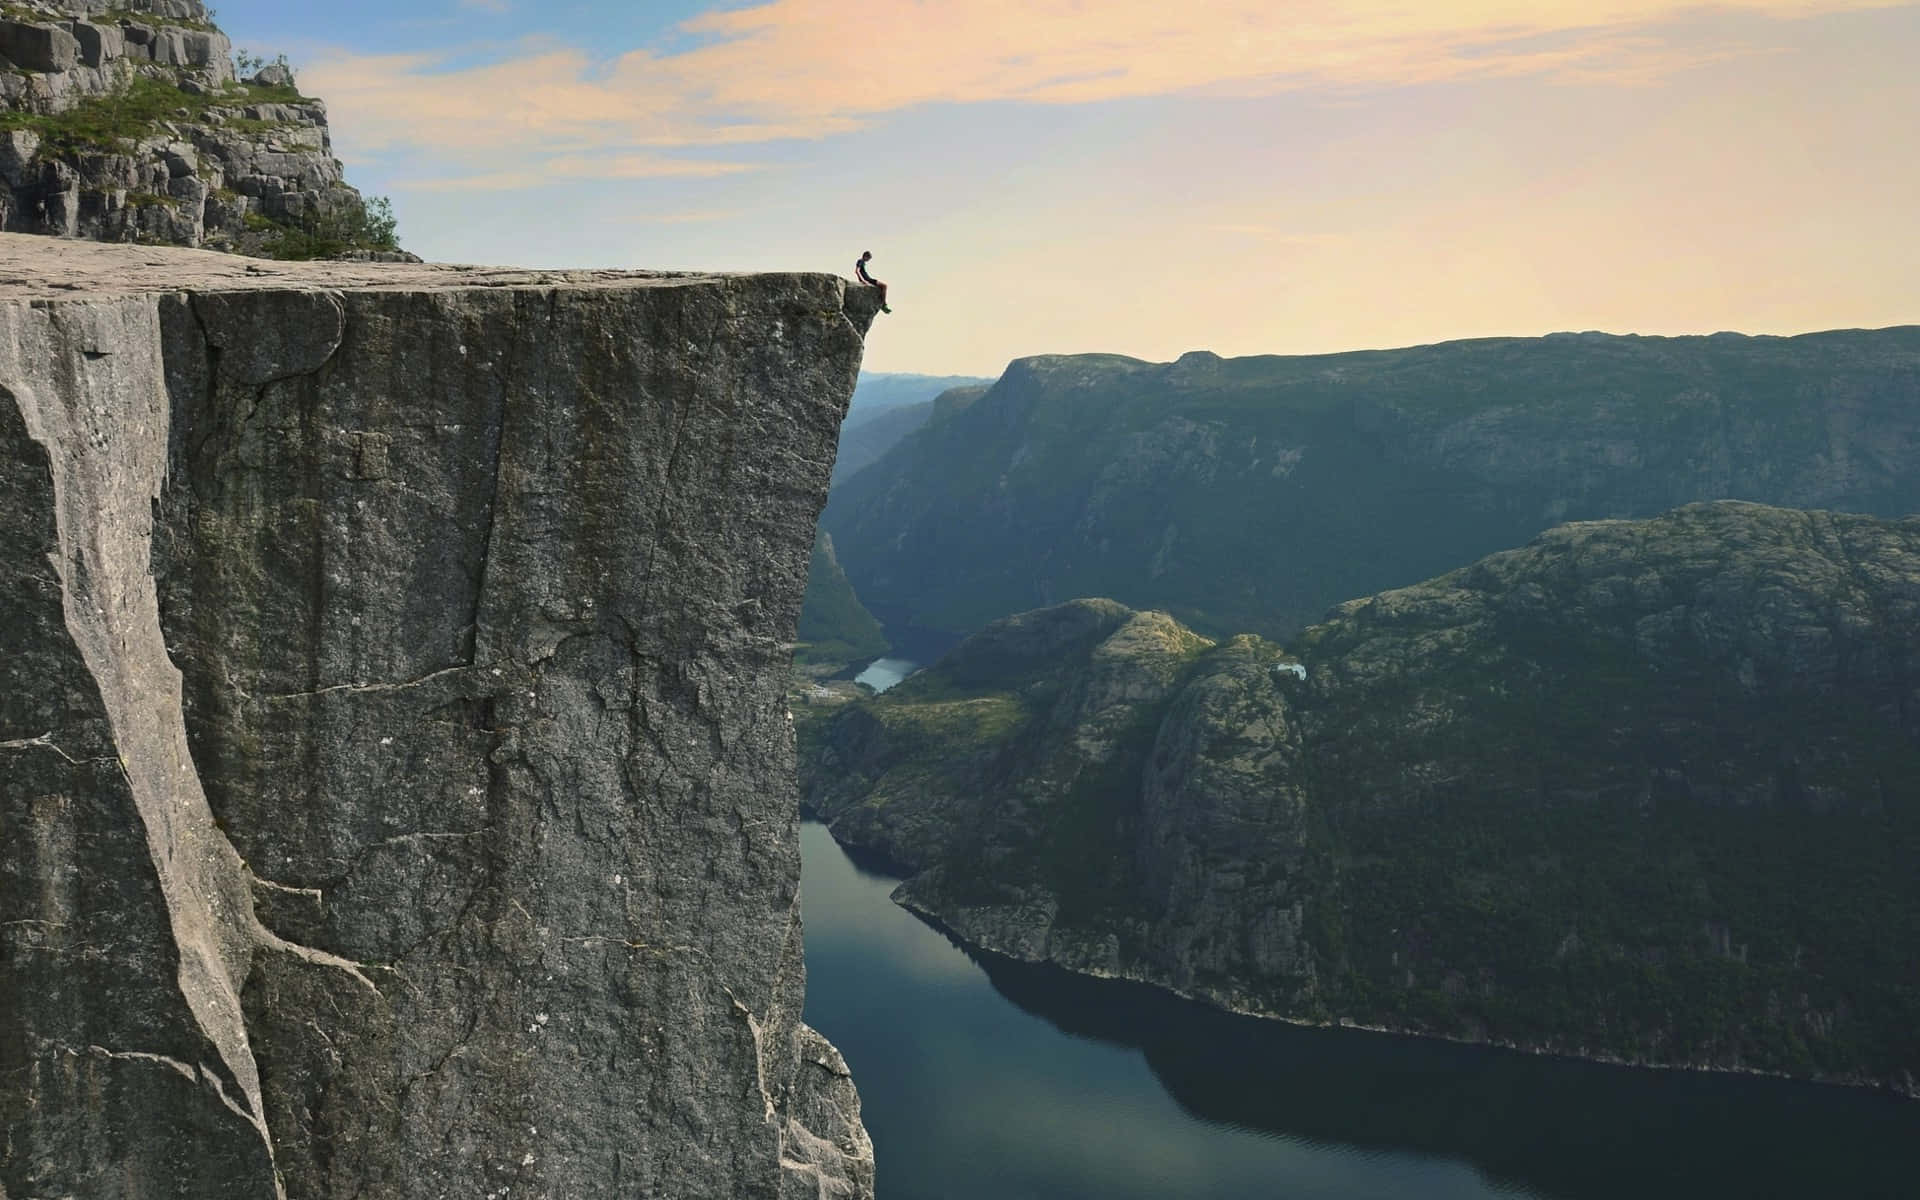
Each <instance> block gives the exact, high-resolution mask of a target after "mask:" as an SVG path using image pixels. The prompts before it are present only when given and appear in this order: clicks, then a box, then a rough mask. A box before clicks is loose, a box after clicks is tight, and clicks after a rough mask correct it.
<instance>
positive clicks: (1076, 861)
mask: <svg viewBox="0 0 1920 1200" xmlns="http://www.w3.org/2000/svg"><path fill="white" fill-rule="evenodd" d="M1035 630H1041V631H1048V632H1047V635H1046V636H1043V637H1035V636H1032V631H1035ZM1148 630H1152V631H1153V632H1152V636H1150V637H1142V636H1140V635H1141V634H1142V633H1144V632H1146V631H1148ZM1023 631H1025V632H1023ZM1183 634H1184V631H1183V630H1180V629H1179V627H1178V626H1177V625H1174V624H1173V623H1172V622H1170V621H1169V620H1168V619H1167V618H1165V617H1164V616H1160V615H1158V614H1139V613H1133V612H1132V611H1131V610H1127V609H1124V608H1122V607H1120V606H1118V605H1115V604H1113V603H1112V602H1110V601H1079V602H1074V603H1072V604H1069V605H1064V606H1060V607H1058V608H1055V609H1050V610H1043V611H1041V612H1036V613H1029V614H1025V615H1023V616H1022V617H1020V618H1016V619H1014V620H1013V621H1012V622H1009V623H1003V624H999V625H995V626H991V627H989V629H988V630H987V631H984V632H983V633H982V634H980V635H976V637H975V638H974V639H971V640H970V641H969V642H968V643H965V644H964V645H963V647H962V649H961V650H960V651H957V652H956V653H955V655H954V657H953V658H952V659H950V660H948V661H947V662H944V663H942V664H940V665H939V666H937V667H935V668H933V669H931V670H929V671H925V672H922V673H921V674H920V675H918V676H915V677H914V678H913V679H910V680H908V681H907V682H906V683H903V684H901V685H900V686H899V687H897V688H895V689H893V690H892V691H890V692H888V693H886V694H885V695H883V696H880V697H878V698H875V699H873V700H870V701H866V702H862V703H859V704H856V705H853V706H850V707H849V708H848V709H847V710H845V711H843V712H841V713H840V714H838V715H837V716H835V717H834V718H833V719H832V721H831V723H830V724H829V725H828V726H827V728H826V729H825V730H824V731H822V732H821V733H819V734H818V735H816V736H815V738H814V739H813V745H812V748H811V749H810V752H809V753H808V755H807V757H806V759H805V761H803V764H802V779H803V787H804V790H805V802H806V803H807V804H808V805H809V806H810V807H811V808H812V809H813V810H814V811H816V812H817V813H819V814H820V815H821V816H823V817H824V818H826V819H827V820H829V822H830V823H831V825H832V828H833V830H834V832H835V834H836V835H837V836H840V837H843V838H844V839H845V840H847V841H848V842H850V843H852V844H855V845H859V846H862V847H865V848H869V849H873V850H877V851H879V852H881V853H882V854H884V855H885V856H887V857H888V858H891V859H892V860H894V861H895V862H896V863H898V864H900V865H901V866H902V867H904V868H906V869H907V871H908V872H909V873H910V875H911V877H910V878H909V879H908V881H907V882H906V883H905V884H903V885H902V887H901V889H900V891H899V892H898V893H897V894H896V898H897V899H899V900H900V901H901V902H902V903H904V904H907V905H908V906H909V907H912V908H915V909H916V910H918V911H920V912H922V913H925V914H927V915H929V916H931V917H932V918H934V919H936V920H937V921H939V922H940V923H942V924H943V925H945V926H947V927H948V928H949V929H951V930H952V931H953V932H955V933H956V934H957V935H958V936H960V937H961V938H962V939H964V940H966V941H968V942H970V943H972V944H974V945H976V946H980V947H983V948H985V949H988V950H992V951H996V952H998V953H1002V954H1006V955H1010V956H1012V957H1015V958H1020V959H1025V960H1030V961H1049V962H1055V963H1058V964H1060V965H1063V966H1067V967H1071V968H1073V969H1076V970H1081V971H1086V972H1089V973H1092V974H1098V975H1113V976H1122V977H1128V978H1135V979H1141V980H1144V981H1147V982H1152V983H1157V984H1160V985H1162V986H1165V987H1169V988H1172V989H1174V990H1176V991H1180V992H1182V993H1184V994H1187V995H1192V996H1196V997H1201V998H1205V999H1208V1000H1211V1001H1213V1002H1215V1003H1218V1004H1221V1005H1223V1006H1225V1007H1228V1008H1233V1009H1237V1010H1241V1011H1247V1012H1255V1013H1262V1014H1267V1015H1275V1016H1282V1017H1287V1018H1290V1019H1296V1020H1307V1021H1323V1022H1341V1023H1355V1024H1361V1025H1368V1026H1374V1027H1381V1028H1390V1029H1396V1030H1402V1031H1406V1032H1414V1033H1425V1034H1431V1035H1436V1036H1443V1037H1451V1038H1461V1039H1467V1040H1475V1041H1491V1042H1497V1043H1501V1044H1507V1045H1515V1046H1520V1047H1525V1048H1529V1049H1535V1050H1544V1051H1551V1052H1556V1053H1569V1054H1577V1055H1582V1056H1587V1057H1594V1058H1603V1059H1614V1060H1621V1061H1629V1062H1640V1063H1650V1064H1670V1065H1687V1066H1697V1067H1708V1068H1715V1069H1729V1070H1758V1071H1767V1072H1776V1073H1782V1074H1789V1075H1796V1076H1802V1077H1809V1078H1820V1079H1828V1080H1836V1081H1843V1082H1852V1083H1869V1084H1877V1085H1883V1086H1888V1087H1892V1088H1895V1089H1897V1090H1901V1091H1904V1092H1907V1093H1909V1094H1913V1093H1915V1092H1916V1090H1920V1089H1916V1084H1915V1079H1916V1076H1917V1075H1920V1040H1917V1039H1916V1035H1915V1033H1914V1030H1915V1029H1916V1027H1920V1026H1916V1018H1920V982H1917V981H1920V959H1916V957H1915V954H1916V947H1920V883H1917V882H1916V880H1920V784H1916V782H1915V781H1916V780H1917V779H1920V520H1915V519H1911V518H1910V519H1907V520H1904V521H1883V520H1877V519H1873V518H1867V517H1857V516H1846V515H1841V514H1834V513H1821V512H1798V511H1790V510H1783V509H1773V508H1766V507H1763V506H1759V505H1750V504H1739V503H1722V504H1713V505H1697V506H1690V507H1687V508H1683V509H1680V510H1678V511H1676V512H1674V513H1672V514H1670V515H1668V516H1665V517H1661V518H1658V519H1656V520H1652V521H1645V522H1624V521H1615V522H1595V523H1583V524H1573V525H1567V526H1563V527H1560V528H1558V529H1556V530H1553V531H1551V532H1549V533H1548V534H1545V535H1543V536H1542V537H1540V538H1539V539H1537V540H1536V541H1535V542H1533V543H1532V544H1531V545H1529V546H1527V547H1525V548H1524V549H1521V550H1516V551H1510V552H1507V553H1503V554H1498V555H1494V556H1492V557H1490V558H1487V559H1485V560H1483V561H1481V562H1479V563H1477V564H1475V565H1474V566H1472V567H1469V568H1465V569H1463V570H1460V571H1456V572H1453V573H1451V574H1448V575H1445V576H1442V577H1440V578H1438V579H1435V580H1432V581H1430V582H1428V583H1425V584H1421V585H1417V586H1415V587H1411V588H1406V589H1402V590H1398V591H1392V592H1386V593H1382V594H1380V595H1377V596H1374V597H1371V598H1368V599H1365V600H1359V601H1354V602H1351V603H1349V604H1346V605H1343V606H1341V607H1340V608H1339V609H1337V610H1336V611H1335V612H1334V613H1333V614H1332V615H1331V616H1330V617H1329V619H1328V620H1327V621H1326V622H1324V623H1323V624H1320V625H1317V626H1314V627H1313V628H1311V629H1309V630H1307V631H1306V632H1305V633H1304V634H1302V635H1301V636H1300V638H1298V639H1297V640H1296V641H1295V643H1294V644H1293V646H1292V649H1293V650H1294V651H1295V652H1297V654H1298V659H1297V660H1295V659H1293V658H1291V657H1289V656H1287V655H1284V654H1282V653H1281V652H1280V651H1279V649H1278V647H1275V646H1273V645H1272V644H1271V643H1266V642H1263V641H1261V640H1260V639H1257V638H1252V637H1241V638H1236V639H1233V640H1232V641H1230V642H1228V643H1225V644H1223V645H1219V646H1212V645H1210V644H1205V643H1201V642H1200V641H1199V640H1198V639H1195V638H1193V637H1192V635H1190V634H1187V635H1185V636H1184V637H1183V636H1182V635H1183ZM990 647H999V649H998V650H992V651H989V648H990ZM969 664H971V665H969ZM1095 714H1097V715H1095ZM1863 914H1872V917H1871V918H1870V919H1867V918H1863Z"/></svg>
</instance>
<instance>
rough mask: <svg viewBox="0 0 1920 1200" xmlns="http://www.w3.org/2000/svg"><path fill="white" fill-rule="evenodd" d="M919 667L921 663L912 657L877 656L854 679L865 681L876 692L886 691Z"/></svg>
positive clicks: (859, 681) (857, 681)
mask: <svg viewBox="0 0 1920 1200" xmlns="http://www.w3.org/2000/svg"><path fill="white" fill-rule="evenodd" d="M919 669H920V664H919V663H917V662H914V661H913V660H912V659H910V658H876V659H874V660H873V661H872V662H870V663H868V664H867V666H866V669H865V670H863V671H861V672H860V673H859V674H858V675H855V676H854V677H853V681H854V682H855V683H864V684H866V685H867V686H868V687H870V688H872V689H873V690H874V691H876V692H884V691H886V690H887V689H888V688H890V687H892V686H893V685H894V684H896V683H899V682H900V681H901V680H902V679H905V678H906V677H907V676H909V675H911V674H913V673H914V672H915V671H918V670H919Z"/></svg>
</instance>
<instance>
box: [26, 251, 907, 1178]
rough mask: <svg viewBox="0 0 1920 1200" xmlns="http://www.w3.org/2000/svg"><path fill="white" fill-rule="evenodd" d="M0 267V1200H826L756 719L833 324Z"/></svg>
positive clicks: (190, 273)
mask: <svg viewBox="0 0 1920 1200" xmlns="http://www.w3.org/2000/svg"><path fill="white" fill-rule="evenodd" d="M0 275H4V279H5V283H4V284H0V443H4V447H5V449H4V453H3V454H0V594H4V596H5V601H4V611H5V612H6V613H7V619H6V620H5V621H4V622H0V764H3V767H0V831H3V832H0V914H4V918H5V919H4V920H0V1118H3V1119H4V1122H5V1136H4V1138H0V1195H8V1196H14V1197H34V1196H55V1195H60V1196H85V1197H87V1198H88V1200H115V1198H122V1197H125V1198H131V1197H143V1198H144V1197H182V1198H187V1197H191V1198H193V1200H216V1198H227V1197H231V1198H236V1200H238V1198H246V1200H262V1198H269V1197H281V1196H285V1197H289V1198H291V1200H301V1198H307V1197H314V1198H317V1197H323V1196H324V1197H336V1196H347V1195H354V1196H364V1197H369V1198H372V1197H395V1198H400V1197H421V1198H425V1197H438V1196H442V1195H451V1194H461V1195H472V1196H487V1195H494V1196H505V1195H507V1194H509V1192H510V1193H511V1195H512V1196H514V1197H516V1198H518V1197H550V1198H553V1200H558V1198H560V1197H574V1196H596V1195H613V1194H620V1195H672V1196H715V1197H719V1196H727V1197H733V1196H763V1197H803V1196H804V1197H825V1196H852V1195H865V1194H869V1193H870V1190H871V1180H872V1159H871V1148H870V1146H869V1145H868V1143H867V1140H866V1135H865V1133H864V1131H863V1130H862V1128H861V1126H860V1123H859V1116H858V1100H857V1097H856V1096H855V1093H854V1091H853V1087H852V1084H851V1081H850V1080H849V1078H848V1076H847V1072H846V1068H845V1066H844V1064H843V1063H842V1062H841V1061H840V1058H839V1056H838V1054H837V1053H836V1052H835V1051H834V1050H833V1048H832V1047H831V1046H829V1045H828V1044H827V1043H826V1042H825V1041H824V1040H823V1039H821V1038H820V1037H819V1036H818V1035H816V1034H814V1033H813V1032H812V1031H811V1030H809V1029H808V1028H807V1027H806V1026H805V1025H803V1024H802V1023H801V1022H800V1019H799V1018H800V1011H801V1001H802V990H803V986H804V970H803V963H802V958H801V940H800V939H801V930H800V921H799V909H798V906H797V893H798V883H799V866H800V864H799V855H798V845H797V838H796V832H797V831H796V820H797V817H796V814H795V805H794V794H793V785H792V768H793V757H792V754H793V750H792V745H793V743H792V734H791V731H790V725H789V718H788V716H787V713H786V706H785V702H784V699H783V687H784V684H785V681H786V678H785V677H786V674H787V671H788V669H789V662H788V659H789V655H790V647H791V643H792V642H793V638H794V630H795V622H796V617H797V612H798V609H799V605H800V597H801V590H802V586H803V582H804V580H805V577H806V570H807V559H808V553H809V549H810V547H811V545H812V540H813V525H814V518H815V516H816V514H817V512H818V509H819V507H820V505H821V504H822V502H823V501H824V498H825V495H826V490H827V483H828V477H829V473H830V471H831V465H832V457H833V445H834V438H835V434H836V431H837V428H838V424H839V420H840V418H841V416H842V415H843V414H844V410H845V404H846V400H847V397H848V395H849V394H850V392H851V390H852V387H853V383H854V378H855V374H856V371H857V367H858V363H859V358H860V354H861V348H862V335H863V333H864V330H865V328H866V325H867V323H868V321H870V319H871V316H872V312H871V308H870V305H868V304H867V303H866V300H865V297H866V293H864V292H862V291H859V290H857V289H845V288H844V287H843V284H842V283H841V281H839V280H837V279H833V278H831V277H827V276H812V275H760V276H733V277H728V276H708V275H642V274H622V273H611V272H569V273H557V272H511V271H484V270H473V269H461V268H428V267H420V266H410V265H399V264H394V265H386V264H311V265H305V266H299V267H295V266H291V265H287V264H277V263H263V262H257V261H251V260H245V259H239V258H233V257H226V256H219V255H210V254H205V253H200V252H195V251H186V250H175V249H167V248H151V249H122V248H115V247H106V246H100V245H95V244H89V243H75V242H56V241H50V240H47V239H35V238H17V237H4V238H0Z"/></svg>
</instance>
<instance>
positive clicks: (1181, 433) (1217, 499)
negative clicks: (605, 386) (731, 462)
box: [823, 327, 1920, 637]
mask: <svg viewBox="0 0 1920 1200" xmlns="http://www.w3.org/2000/svg"><path fill="white" fill-rule="evenodd" d="M1720 499H1735V500H1751V501H1757V502H1762V503H1768V504H1778V505H1786V506H1790V507H1794V508H1822V509H1836V510H1842V511H1853V512H1864V513H1869V514H1874V515H1879V516H1898V515H1902V514H1905V513H1909V512H1915V511H1920V327H1907V328H1900V329H1885V330H1878V331H1843V332H1835V333H1820V334H1809V335H1806V336H1803V337H1792V338H1777V337H1742V336H1739V335H1735V334H1717V335H1715V336H1712V337H1687V338H1654V337H1614V336H1609V335H1604V334H1561V335H1554V336H1552V337H1545V338H1496V339H1485V340H1479V341H1467V342H1449V343H1442V344H1439V345H1434V346H1422V347H1415V348H1411V349H1405V350H1385V351H1366V352H1361V353H1352V354H1333V355H1319V356H1308V357H1272V356H1270V357H1255V358H1236V359H1222V358H1219V357H1216V356H1214V355H1211V354H1206V353H1194V354H1188V355H1185V356H1183V357H1182V358H1181V359H1180V360H1179V361H1178V362H1173V363H1160V364H1153V363H1145V362H1140V361H1138V360H1136V359H1130V358H1122V357H1119V356H1116V355H1072V356H1048V357H1040V358H1029V359H1021V360H1019V361H1017V362H1015V363H1013V364H1012V365H1011V366H1009V367H1008V369H1007V371H1006V373H1005V374H1004V375H1003V376H1002V377H1001V378H1000V379H999V381H998V382H996V383H995V384H994V385H993V387H992V388H991V389H989V390H988V391H987V392H986V394H985V395H984V396H981V397H980V398H978V399H977V400H974V401H973V402H972V403H971V404H968V405H955V406H952V407H951V409H950V411H947V412H942V413H938V414H936V415H935V416H934V418H933V419H932V420H930V421H929V422H928V424H927V426H926V427H925V428H923V429H921V430H919V431H918V432H916V433H914V434H911V435H910V436H908V437H907V438H906V439H905V440H904V441H902V442H901V443H900V444H899V445H898V446H896V447H894V449H893V450H892V451H890V452H889V453H888V454H887V455H886V456H885V457H883V458H882V459H880V460H879V461H878V462H876V463H875V464H873V465H872V466H870V467H868V468H867V469H865V470H863V471H861V472H860V473H859V474H858V475H855V476H853V477H851V478H848V479H847V480H845V481H844V482H843V483H841V484H840V485H838V486H837V487H835V488H834V491H833V497H832V499H831V501H830V502H829V503H828V506H827V512H826V516H825V517H824V518H823V521H824V524H825V527H826V529H827V531H828V532H829V533H831V534H832V535H833V540H834V544H835V546H836V548H837V549H838V551H839V554H840V560H841V562H842V564H843V565H844V566H845V568H846V571H847V575H848V578H849V579H851V581H852V583H853V587H854V590H855V591H856V592H857V593H858V594H859V596H860V599H861V601H862V602H863V603H865V604H866V605H867V606H868V607H869V608H871V609H872V610H873V611H874V612H876V613H879V614H882V615H883V616H884V617H885V618H886V620H887V621H888V623H889V625H890V626H893V627H895V628H899V627H902V626H905V625H907V624H915V625H920V626H924V627H927V628H930V629H942V630H951V631H956V632H965V631H971V630H975V629H978V628H980V627H982V626H983V625H985V624H986V623H987V622H989V621H992V620H995V619H998V618H999V617H1002V616H1005V615H1006V614H1008V613H1013V612H1021V611H1025V610H1028V609H1033V608H1038V607H1042V606H1046V605H1051V604H1057V603H1059V602H1061V601H1063V600H1067V599H1069V598H1072V597H1075V596H1111V597H1113V598H1114V599H1116V600H1119V601H1121V602H1122V603H1124V604H1127V605H1130V606H1132V607H1135V608H1153V609H1161V610H1164V611H1167V612H1169V613H1171V614H1172V615H1173V616H1175V617H1176V618H1178V619H1180V620H1182V621H1184V622H1186V623H1188V624H1190V625H1192V626H1194V627H1195V628H1197V629H1200V630H1202V631H1203V632H1206V633H1208V634H1212V635H1222V634H1230V633H1235V632H1240V631H1252V632H1256V633H1260V634H1262V635H1265V636H1268V637H1287V636H1291V635H1292V634H1293V633H1295V632H1297V631H1299V630H1300V629H1301V628H1303V627H1305V626H1306V625H1307V624H1309V623H1311V622H1312V621H1314V620H1317V619H1318V618H1319V617H1320V615H1321V614H1322V613H1324V612H1325V611H1326V610H1327V609H1328V608H1329V607H1331V606H1332V605H1334V604H1337V603H1339V602H1341V601H1342V600H1346V599H1348V598H1350V597H1353V596H1362V595H1368V594H1370V593H1372V592H1376V591H1379V590H1381V589H1383V588H1391V587H1402V586H1405V585H1407V584H1411V583H1415V582H1418V581H1419V580H1421V579H1424V578H1427V577H1430V576H1432V575H1436V574H1439V573H1440V572H1442V571H1448V570H1451V569H1453V568H1454V567H1457V566H1459V565H1460V564H1461V563H1465V562H1471V561H1473V560H1474V559H1476V558H1478V557H1480V556H1481V555H1484V554H1489V553H1492V552H1494V551H1497V550H1502V549H1506V548H1508V547H1511V546H1517V545H1520V544H1521V543H1523V542H1525V541H1526V540H1527V539H1528V538H1531V537H1533V536H1534V535H1535V534H1537V533H1539V532H1541V531H1542V530H1544V529H1546V528H1548V527H1549V526H1552V525H1556V524H1559V523H1561V522H1564V521H1570V520H1587V519H1595V518H1607V517H1651V516H1654V515H1656V514H1658V513H1661V512H1665V511H1667V510H1668V509H1671V508H1673V507H1675V506H1677V505H1681V504H1686V503H1689V502H1692V501H1698V500H1720Z"/></svg>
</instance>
